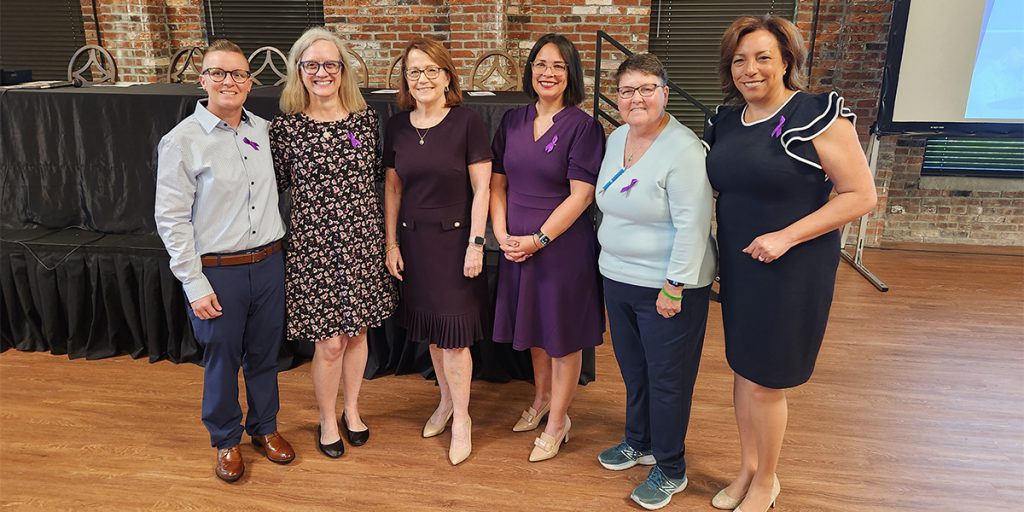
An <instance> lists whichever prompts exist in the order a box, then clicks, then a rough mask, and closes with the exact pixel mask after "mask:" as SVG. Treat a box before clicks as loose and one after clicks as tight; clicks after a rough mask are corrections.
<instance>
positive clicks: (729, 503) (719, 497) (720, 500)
mask: <svg viewBox="0 0 1024 512" xmlns="http://www.w3.org/2000/svg"><path fill="white" fill-rule="evenodd" d="M742 501H743V496H740V497H739V498H733V497H732V496H729V495H728V494H726V492H725V489H722V490H721V491H718V494H716V495H715V497H714V498H711V506H712V507H715V508H717V509H719V510H733V509H735V508H736V507H738V506H740V503H741V502H742Z"/></svg>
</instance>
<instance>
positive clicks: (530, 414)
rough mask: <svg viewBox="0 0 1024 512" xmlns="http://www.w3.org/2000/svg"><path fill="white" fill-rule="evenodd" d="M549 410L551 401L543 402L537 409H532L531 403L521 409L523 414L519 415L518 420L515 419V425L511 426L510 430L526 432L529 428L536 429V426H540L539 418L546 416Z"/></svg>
mask: <svg viewBox="0 0 1024 512" xmlns="http://www.w3.org/2000/svg"><path fill="white" fill-rule="evenodd" d="M550 411H551V402H548V403H546V404H544V407H541V408H540V410H539V411H538V410H536V409H534V408H533V406H532V405H531V406H530V407H529V408H527V409H526V410H525V411H523V415H522V416H520V417H519V421H517V422H516V425H515V426H514V427H512V431H513V432H526V431H529V430H534V429H536V428H537V427H538V426H540V420H542V419H544V416H547V414H548V412H550Z"/></svg>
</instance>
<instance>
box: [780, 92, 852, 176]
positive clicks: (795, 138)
mask: <svg viewBox="0 0 1024 512" xmlns="http://www.w3.org/2000/svg"><path fill="white" fill-rule="evenodd" d="M791 115H792V116H793V119H786V120H784V121H783V122H782V126H783V132H782V135H781V136H780V137H779V140H780V141H781V142H782V147H783V148H784V149H785V151H786V154H787V155H789V156H790V157H792V158H794V159H796V160H798V161H800V162H803V163H805V164H807V165H810V166H812V167H815V168H817V169H821V161H820V160H819V159H818V153H817V151H815V150H814V144H813V143H811V140H813V139H814V138H815V137H817V136H818V135H821V134H822V133H825V130H827V129H828V128H829V127H830V126H832V123H834V122H836V119H839V118H844V119H847V120H848V121H850V122H851V123H856V121H857V116H856V115H855V114H854V113H853V112H852V111H851V110H850V109H848V108H846V105H845V100H844V99H843V97H842V96H840V95H839V93H837V92H835V91H832V92H829V93H822V94H805V95H804V98H801V102H800V103H799V104H798V105H797V106H796V108H795V109H793V110H792V111H791Z"/></svg>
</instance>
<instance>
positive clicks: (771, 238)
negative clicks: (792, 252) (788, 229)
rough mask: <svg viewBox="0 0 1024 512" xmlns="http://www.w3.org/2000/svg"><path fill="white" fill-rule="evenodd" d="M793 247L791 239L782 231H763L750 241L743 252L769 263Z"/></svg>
mask: <svg viewBox="0 0 1024 512" xmlns="http://www.w3.org/2000/svg"><path fill="white" fill-rule="evenodd" d="M792 247H793V241H792V239H791V238H790V237H789V236H788V235H786V234H785V233H783V232H782V231H774V232H771V233H765V234H763V235H761V236H759V237H757V238H755V239H754V241H753V242H750V245H748V246H747V248H746V249H743V252H745V253H747V254H749V255H750V257H751V258H754V259H755V260H757V261H760V262H762V263H771V262H773V261H775V260H777V259H779V258H781V257H782V255H783V254H786V251H789V249H790V248H792Z"/></svg>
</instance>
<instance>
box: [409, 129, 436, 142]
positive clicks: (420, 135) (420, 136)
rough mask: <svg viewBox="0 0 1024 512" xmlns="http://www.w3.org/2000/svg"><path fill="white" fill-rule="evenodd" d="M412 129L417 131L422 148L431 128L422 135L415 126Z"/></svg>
mask: <svg viewBox="0 0 1024 512" xmlns="http://www.w3.org/2000/svg"><path fill="white" fill-rule="evenodd" d="M431 128H433V127H431ZM412 129H413V130H416V136H417V137H419V138H420V146H422V145H423V139H424V138H425V137H426V136H427V134H428V133H430V128H427V130H426V131H424V132H423V133H420V129H419V128H416V127H415V126H413V127H412Z"/></svg>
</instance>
